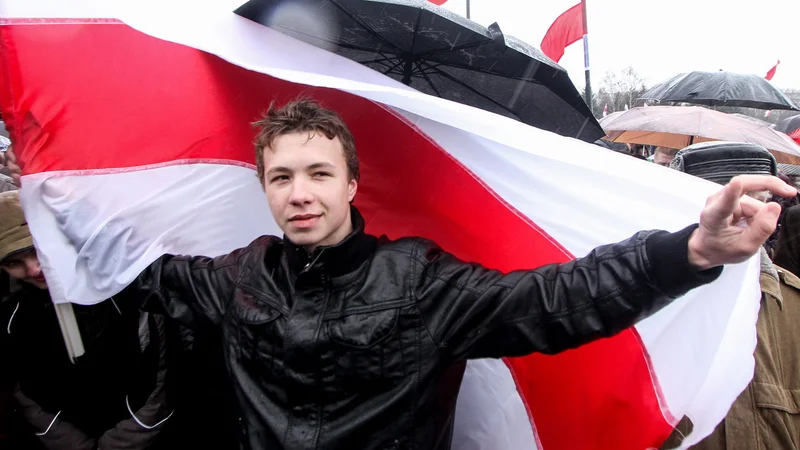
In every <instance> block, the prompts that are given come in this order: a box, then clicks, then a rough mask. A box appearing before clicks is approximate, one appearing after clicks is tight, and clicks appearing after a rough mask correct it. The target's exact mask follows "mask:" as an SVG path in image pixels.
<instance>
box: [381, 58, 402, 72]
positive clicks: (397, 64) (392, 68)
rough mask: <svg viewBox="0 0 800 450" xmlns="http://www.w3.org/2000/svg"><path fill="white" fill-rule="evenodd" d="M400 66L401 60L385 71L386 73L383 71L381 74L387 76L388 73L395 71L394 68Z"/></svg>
mask: <svg viewBox="0 0 800 450" xmlns="http://www.w3.org/2000/svg"><path fill="white" fill-rule="evenodd" d="M400 64H403V60H398V61H397V62H396V63H395V64H394V65H393V66H391V67H389V68H388V69H386V71H385V72H383V74H384V75H388V74H389V72H391V71H393V70H394V69H396V68H397V66H399V65H400Z"/></svg>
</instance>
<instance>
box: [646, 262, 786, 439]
mask: <svg viewBox="0 0 800 450" xmlns="http://www.w3.org/2000/svg"><path fill="white" fill-rule="evenodd" d="M756 329H757V333H758V343H757V344H756V351H755V361H756V366H755V373H754V375H753V380H752V381H751V382H750V384H749V385H748V386H747V389H745V390H744V392H742V394H741V395H740V396H739V398H737V399H736V401H735V402H734V403H733V405H732V406H731V409H730V411H729V412H728V415H727V416H726V417H725V419H724V420H723V421H722V423H720V424H719V425H718V426H717V428H716V429H715V430H714V432H713V433H712V434H711V435H710V436H708V437H707V438H706V439H704V440H702V441H701V442H700V443H698V444H697V445H695V446H694V447H692V449H695V450H762V449H763V450H767V449H769V450H798V449H800V407H799V406H800V278H798V277H797V276H796V275H794V274H792V273H791V272H789V271H787V270H784V269H782V268H780V267H778V266H775V265H772V264H762V272H761V310H760V311H759V314H758V322H757V325H756ZM690 430H691V422H690V421H689V420H688V419H687V418H684V420H682V421H681V422H680V424H678V427H677V428H676V430H675V432H674V433H673V434H672V436H670V438H669V439H668V440H667V442H666V443H665V444H664V445H663V446H662V449H671V448H676V447H677V446H678V445H679V444H680V441H681V436H684V435H685V434H688V433H689V431H690Z"/></svg>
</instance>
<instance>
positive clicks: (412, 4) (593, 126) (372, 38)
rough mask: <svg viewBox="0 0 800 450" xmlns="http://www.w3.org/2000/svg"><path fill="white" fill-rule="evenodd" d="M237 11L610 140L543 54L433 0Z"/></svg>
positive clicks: (257, 4) (256, 5) (562, 129)
mask: <svg viewBox="0 0 800 450" xmlns="http://www.w3.org/2000/svg"><path fill="white" fill-rule="evenodd" d="M236 12H237V14H239V15H242V16H244V17H246V18H248V19H250V20H253V21H256V22H258V23H261V24H263V25H266V26H269V27H271V28H274V29H276V30H278V31H280V32H282V33H284V34H287V35H290V36H292V37H295V38H297V39H300V40H303V41H305V42H308V43H310V44H312V45H315V46H317V47H321V48H324V49H326V50H329V51H331V52H334V53H336V54H339V55H342V56H345V57H347V58H350V59H352V60H354V61H358V62H360V63H362V64H364V65H366V66H368V67H370V68H372V69H375V70H377V71H380V72H382V73H384V74H386V75H388V76H390V77H392V78H395V79H397V80H399V81H402V82H403V83H405V84H407V85H410V86H411V87H413V88H415V89H417V90H419V91H422V92H424V93H426V94H430V95H436V96H439V97H442V98H446V99H448V100H453V101H456V102H460V103H464V104H467V105H471V106H475V107H478V108H481V109H484V110H487V111H492V112H495V113H497V114H502V115H504V116H507V117H511V118H513V119H517V120H520V121H522V122H525V123H527V124H530V125H533V126H535V127H537V128H542V129H545V130H549V131H553V132H555V133H558V134H561V135H563V136H569V137H576V138H579V139H582V140H584V141H587V142H593V141H594V140H596V139H599V138H600V137H602V136H604V135H605V133H604V132H603V129H602V128H601V127H600V124H599V123H598V122H597V120H596V119H595V118H594V116H593V115H592V112H591V111H590V109H589V107H588V106H587V105H586V103H585V102H584V101H583V99H582V98H581V96H580V94H579V93H578V91H577V89H575V85H573V84H572V81H571V80H570V79H569V76H568V75H567V72H566V71H565V70H564V69H563V68H561V67H560V66H559V65H557V64H556V63H554V62H553V61H552V60H550V59H549V58H547V57H546V56H545V55H544V54H543V53H542V52H541V51H539V50H538V49H536V48H534V47H531V46H530V45H528V44H526V43H524V42H522V41H520V40H518V39H515V38H513V37H511V36H505V35H503V33H502V32H501V31H500V27H499V26H497V24H494V25H492V26H490V27H489V28H486V27H483V26H481V25H479V24H477V23H475V22H472V21H470V20H468V19H465V18H463V17H461V16H459V15H457V14H454V13H452V12H450V11H448V10H446V9H444V8H441V7H438V6H435V5H433V4H432V3H430V2H428V1H426V0H250V1H249V2H247V3H246V4H244V5H243V6H242V7H240V8H239V9H238V10H237V11H236Z"/></svg>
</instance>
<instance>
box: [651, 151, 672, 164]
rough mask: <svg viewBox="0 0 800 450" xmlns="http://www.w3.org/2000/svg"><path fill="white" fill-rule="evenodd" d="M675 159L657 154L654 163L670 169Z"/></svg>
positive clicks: (654, 156) (663, 154)
mask: <svg viewBox="0 0 800 450" xmlns="http://www.w3.org/2000/svg"><path fill="white" fill-rule="evenodd" d="M674 158H675V157H674V156H669V155H667V154H666V153H663V152H656V153H655V155H653V162H654V163H656V164H658V165H659V166H664V167H669V163H671V162H672V160H673V159H674Z"/></svg>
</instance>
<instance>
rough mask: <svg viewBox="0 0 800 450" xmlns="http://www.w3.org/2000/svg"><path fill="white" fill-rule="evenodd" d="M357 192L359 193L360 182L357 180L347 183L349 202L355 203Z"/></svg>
mask: <svg viewBox="0 0 800 450" xmlns="http://www.w3.org/2000/svg"><path fill="white" fill-rule="evenodd" d="M356 191H358V181H356V179H355V178H353V179H352V180H350V182H348V183H347V201H348V202H350V203H353V199H355V198H356Z"/></svg>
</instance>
